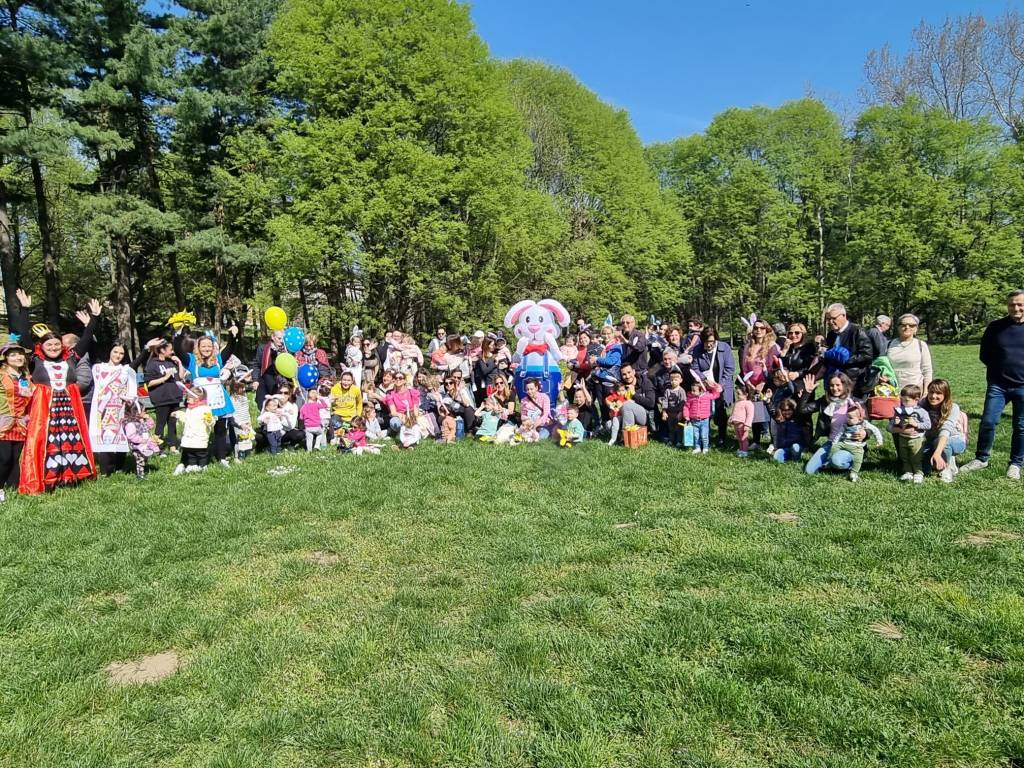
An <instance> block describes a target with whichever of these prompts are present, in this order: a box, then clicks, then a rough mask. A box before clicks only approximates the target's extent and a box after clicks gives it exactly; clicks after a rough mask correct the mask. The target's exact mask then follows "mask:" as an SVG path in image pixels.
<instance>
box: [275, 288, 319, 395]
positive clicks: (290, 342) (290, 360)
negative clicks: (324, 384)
mask: <svg viewBox="0 0 1024 768" xmlns="http://www.w3.org/2000/svg"><path fill="white" fill-rule="evenodd" d="M263 320H264V322H266V324H267V328H269V329H270V330H272V331H284V348H285V349H286V350H287V351H286V352H281V353H279V354H278V356H277V358H276V359H275V361H274V367H275V368H276V369H277V372H278V373H279V374H281V375H282V376H284V377H285V378H286V379H295V378H297V379H298V382H299V385H300V386H301V387H303V388H304V389H311V388H313V387H315V386H316V384H317V382H318V381H320V370H319V369H318V368H317V367H316V365H315V364H314V363H306V364H305V365H303V366H301V367H300V366H299V361H298V360H296V359H295V353H296V352H298V351H299V350H300V349H302V348H303V347H304V346H306V332H305V331H303V330H302V329H301V328H299V327H298V326H295V325H293V326H291V327H290V328H286V327H285V326H287V325H288V315H287V314H285V311H284V310H283V309H281V308H280V307H270V308H269V309H267V311H266V312H264V313H263Z"/></svg>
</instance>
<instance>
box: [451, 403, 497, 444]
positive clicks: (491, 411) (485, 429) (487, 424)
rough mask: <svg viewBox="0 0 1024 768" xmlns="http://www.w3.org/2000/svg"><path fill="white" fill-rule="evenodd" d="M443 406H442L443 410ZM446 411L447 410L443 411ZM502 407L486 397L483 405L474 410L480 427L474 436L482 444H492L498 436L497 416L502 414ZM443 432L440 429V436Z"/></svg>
mask: <svg viewBox="0 0 1024 768" xmlns="http://www.w3.org/2000/svg"><path fill="white" fill-rule="evenodd" d="M443 407H444V406H442V408H443ZM445 410H446V411H447V409H445ZM502 410H503V409H502V407H501V406H500V405H499V404H498V401H497V400H495V399H494V396H493V395H492V396H490V397H488V398H487V399H486V400H484V404H483V405H481V406H480V407H479V408H477V409H476V417H477V420H478V421H479V424H480V426H479V427H477V428H476V436H477V438H479V440H480V442H482V443H489V442H493V440H494V438H495V436H496V435H497V434H498V427H499V422H500V417H499V414H500V413H502ZM443 433H444V430H443V428H442V434H443Z"/></svg>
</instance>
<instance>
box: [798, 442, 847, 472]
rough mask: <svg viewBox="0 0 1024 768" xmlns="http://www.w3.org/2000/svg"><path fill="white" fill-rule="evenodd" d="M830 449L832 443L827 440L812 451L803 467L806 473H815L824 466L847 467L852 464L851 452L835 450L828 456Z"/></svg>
mask: <svg viewBox="0 0 1024 768" xmlns="http://www.w3.org/2000/svg"><path fill="white" fill-rule="evenodd" d="M831 450H832V443H831V442H827V443H825V444H824V445H823V446H821V448H819V449H818V450H816V451H815V452H814V455H813V456H811V458H810V459H809V460H808V461H807V466H806V467H804V471H805V472H806V473H807V474H808V475H816V474H818V472H819V471H821V470H822V469H825V468H829V469H844V470H845V469H849V468H850V467H852V466H853V454H852V453H850V452H849V451H836V452H835V454H833V455H832V457H831V458H829V455H828V454H829V451H831Z"/></svg>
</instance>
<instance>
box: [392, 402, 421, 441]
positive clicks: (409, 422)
mask: <svg viewBox="0 0 1024 768" xmlns="http://www.w3.org/2000/svg"><path fill="white" fill-rule="evenodd" d="M401 421H402V426H401V427H399V429H398V444H399V446H401V447H402V448H406V449H408V450H412V449H413V448H415V447H416V444H417V443H418V442H419V441H420V440H422V439H423V430H422V429H421V428H420V424H419V419H418V418H417V415H416V412H415V411H411V410H410V411H407V412H405V413H404V414H402V416H401Z"/></svg>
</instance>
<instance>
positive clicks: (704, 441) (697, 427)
mask: <svg viewBox="0 0 1024 768" xmlns="http://www.w3.org/2000/svg"><path fill="white" fill-rule="evenodd" d="M690 424H691V425H692V426H693V438H694V442H695V443H696V445H695V446H694V448H701V449H703V450H705V451H707V450H710V449H711V419H697V420H696V421H691V422H690Z"/></svg>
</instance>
